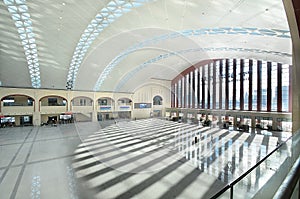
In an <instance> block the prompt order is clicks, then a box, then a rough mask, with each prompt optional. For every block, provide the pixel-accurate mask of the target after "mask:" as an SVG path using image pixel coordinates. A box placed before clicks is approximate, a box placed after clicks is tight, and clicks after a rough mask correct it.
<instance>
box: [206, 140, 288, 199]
mask: <svg viewBox="0 0 300 199" xmlns="http://www.w3.org/2000/svg"><path fill="white" fill-rule="evenodd" d="M291 138H292V136H291V137H289V138H288V139H287V140H286V141H284V142H282V143H281V144H279V145H278V146H277V147H276V148H275V149H273V150H272V151H271V152H270V153H269V154H268V155H266V156H265V157H264V158H262V159H261V160H260V161H258V162H257V163H256V164H255V165H254V166H252V167H251V168H250V169H249V170H247V171H246V172H245V173H243V174H242V175H241V176H240V177H238V178H237V179H235V180H234V181H233V182H231V183H229V184H227V185H226V186H225V187H223V188H222V189H221V190H220V191H219V192H217V193H216V194H215V195H214V196H212V197H211V199H216V198H218V197H219V196H221V195H222V194H223V193H224V192H226V191H227V190H228V189H230V199H233V187H234V185H235V184H237V183H238V182H240V181H241V180H242V179H243V178H244V177H246V176H247V175H248V174H249V173H251V171H253V170H254V169H256V167H258V166H259V165H260V164H261V163H263V162H264V161H265V160H266V159H268V157H270V156H271V155H272V154H273V153H274V152H275V151H277V150H278V149H279V148H280V147H281V146H282V145H283V144H286V142H287V141H288V140H290V139H291Z"/></svg>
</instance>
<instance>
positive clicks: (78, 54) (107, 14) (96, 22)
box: [66, 0, 153, 89]
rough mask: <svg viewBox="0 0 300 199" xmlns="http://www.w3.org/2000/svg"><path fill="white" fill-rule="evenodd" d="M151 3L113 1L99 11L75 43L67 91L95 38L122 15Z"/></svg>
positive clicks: (142, 0)
mask: <svg viewBox="0 0 300 199" xmlns="http://www.w3.org/2000/svg"><path fill="white" fill-rule="evenodd" d="M151 1H153V0H113V1H110V2H109V3H108V4H107V5H106V7H104V8H102V9H101V10H100V11H99V13H98V14H97V15H96V16H95V18H94V19H93V20H92V21H91V22H90V24H89V25H88V26H87V28H86V29H85V30H84V32H83V33H82V35H81V38H80V40H79V42H78V43H77V46H76V48H75V51H74V54H73V57H72V60H71V63H70V67H69V72H68V76H67V85H66V88H67V89H72V88H74V84H75V81H76V77H77V73H78V69H79V67H80V65H81V62H82V60H83V58H84V56H85V54H86V52H87V50H88V48H89V47H90V46H91V44H92V43H93V41H94V40H95V39H96V38H97V36H98V35H99V34H100V33H101V32H102V31H103V30H104V29H105V28H106V27H108V26H109V25H110V24H111V23H113V22H114V21H115V20H116V19H117V18H119V17H121V16H122V15H123V14H125V13H127V12H130V11H131V10H132V9H133V8H137V7H140V6H142V5H143V4H144V3H147V2H151Z"/></svg>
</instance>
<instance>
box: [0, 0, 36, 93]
mask: <svg viewBox="0 0 300 199" xmlns="http://www.w3.org/2000/svg"><path fill="white" fill-rule="evenodd" d="M3 2H4V4H5V5H6V7H7V9H8V11H9V13H10V14H11V17H12V19H13V20H14V22H15V26H16V28H17V30H18V33H19V37H20V39H21V43H22V45H23V49H24V53H25V56H26V60H27V65H28V69H29V74H30V79H31V85H32V87H34V88H40V87H41V78H40V67H39V66H40V65H39V60H38V53H37V46H36V43H35V34H34V33H33V28H32V21H31V18H30V14H29V12H28V7H27V5H26V0H3Z"/></svg>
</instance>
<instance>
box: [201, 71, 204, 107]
mask: <svg viewBox="0 0 300 199" xmlns="http://www.w3.org/2000/svg"><path fill="white" fill-rule="evenodd" d="M204 76H205V67H204V66H202V75H201V81H202V88H201V90H202V107H201V108H202V109H204V108H205V79H204Z"/></svg>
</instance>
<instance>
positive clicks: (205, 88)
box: [203, 65, 208, 108]
mask: <svg viewBox="0 0 300 199" xmlns="http://www.w3.org/2000/svg"><path fill="white" fill-rule="evenodd" d="M203 79H204V92H205V96H204V102H205V105H204V108H208V104H207V102H208V95H207V93H208V65H205V66H204V76H203Z"/></svg>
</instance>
